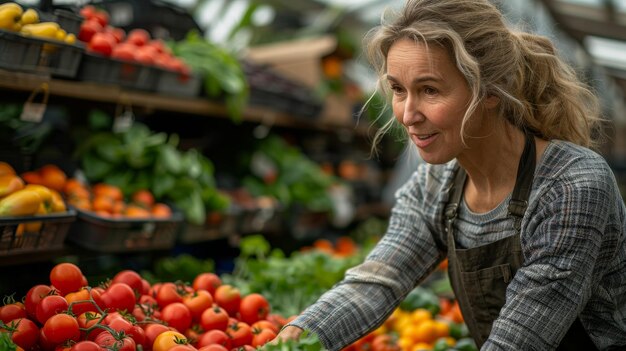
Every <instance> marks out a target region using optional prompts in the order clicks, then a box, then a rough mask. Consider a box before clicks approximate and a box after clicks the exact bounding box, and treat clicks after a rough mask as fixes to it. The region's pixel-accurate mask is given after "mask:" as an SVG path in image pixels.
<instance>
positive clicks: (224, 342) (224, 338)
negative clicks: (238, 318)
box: [196, 329, 231, 350]
mask: <svg viewBox="0 0 626 351" xmlns="http://www.w3.org/2000/svg"><path fill="white" fill-rule="evenodd" d="M213 344H218V345H221V346H224V347H225V348H227V349H229V350H230V348H231V343H230V337H229V336H228V334H226V332H224V331H221V330H217V329H215V330H209V331H208V332H205V333H202V334H200V337H198V341H197V342H196V346H197V347H198V348H201V347H204V346H209V345H213Z"/></svg>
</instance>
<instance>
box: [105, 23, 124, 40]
mask: <svg viewBox="0 0 626 351" xmlns="http://www.w3.org/2000/svg"><path fill="white" fill-rule="evenodd" d="M104 32H105V33H111V34H113V38H115V42H116V43H118V44H119V43H121V42H122V41H123V40H124V38H126V32H125V31H124V30H123V29H122V28H117V27H112V26H106V27H104Z"/></svg>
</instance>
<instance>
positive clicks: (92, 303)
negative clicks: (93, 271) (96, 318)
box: [65, 288, 104, 316]
mask: <svg viewBox="0 0 626 351" xmlns="http://www.w3.org/2000/svg"><path fill="white" fill-rule="evenodd" d="M65 299H66V300H67V302H68V303H69V304H70V305H71V310H72V313H73V314H74V315H76V316H79V315H81V314H83V313H85V312H97V311H98V307H96V305H98V306H100V307H101V308H102V307H104V303H103V302H102V297H100V292H99V291H98V290H94V289H92V290H91V291H90V290H89V289H87V288H81V289H80V290H78V291H76V292H71V293H69V294H67V295H65ZM79 301H83V302H79ZM72 303H73V304H72Z"/></svg>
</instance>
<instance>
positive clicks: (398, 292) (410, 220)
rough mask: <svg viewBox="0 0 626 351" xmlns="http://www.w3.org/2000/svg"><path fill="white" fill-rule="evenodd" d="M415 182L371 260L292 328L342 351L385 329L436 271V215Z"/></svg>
mask: <svg viewBox="0 0 626 351" xmlns="http://www.w3.org/2000/svg"><path fill="white" fill-rule="evenodd" d="M415 178H416V177H414V179H412V181H411V182H410V183H409V184H408V185H407V186H405V187H403V188H402V189H401V190H400V191H398V195H397V202H396V205H395V206H394V208H393V210H392V215H391V218H390V223H389V227H388V229H387V233H386V234H385V235H384V237H383V238H382V239H381V240H380V242H379V243H378V244H377V245H376V247H375V248H374V249H373V250H372V252H371V253H370V254H369V255H368V257H367V258H366V260H365V261H364V262H363V263H362V264H360V265H359V266H356V267H354V268H352V269H350V270H348V271H347V272H346V275H345V278H344V279H343V280H342V281H341V282H340V283H338V284H337V285H336V286H335V287H333V288H332V289H331V290H329V291H328V292H326V293H325V294H324V295H323V296H322V297H320V299H319V300H318V301H317V302H316V303H315V304H313V305H312V306H310V307H309V308H307V309H306V310H305V311H304V312H303V313H302V314H301V315H300V316H299V317H298V318H297V319H295V320H294V321H293V322H292V323H291V324H290V325H292V326H297V327H299V328H301V329H307V330H311V331H312V332H314V333H316V334H317V335H318V337H319V338H320V341H321V342H322V344H323V345H324V346H325V347H327V348H328V349H329V350H339V349H341V348H342V347H344V346H346V345H348V344H350V343H352V342H354V341H355V340H357V339H358V338H360V337H361V336H363V335H364V334H366V333H367V332H368V331H370V330H373V329H374V328H376V327H377V326H379V325H380V324H382V323H383V322H384V321H385V319H386V318H387V317H388V316H389V314H391V312H393V309H394V308H395V307H396V306H397V305H398V304H399V303H400V302H401V301H402V299H403V298H404V297H405V296H406V295H407V294H408V293H409V292H410V291H411V289H413V288H414V287H415V285H416V284H417V283H418V282H419V281H420V279H422V278H424V277H425V276H426V275H427V274H428V273H430V272H431V271H432V270H433V269H435V268H436V267H437V264H438V263H439V262H440V261H441V260H442V259H443V254H442V253H441V252H440V251H439V250H438V247H437V245H436V243H435V240H434V238H433V233H432V232H431V230H430V229H429V228H432V225H431V224H432V223H430V224H428V225H427V223H428V221H429V219H428V218H435V217H436V216H435V211H436V210H437V209H436V208H435V207H434V206H424V204H425V200H424V195H423V194H422V191H420V190H419V189H420V187H419V186H418V185H417V184H419V183H415V182H418V180H416V179H415ZM411 183H413V184H411ZM422 184H423V183H422ZM424 207H428V208H424ZM285 331H287V329H285ZM289 333H291V334H294V333H295V334H297V330H295V331H294V330H293V329H289ZM281 337H282V336H281Z"/></svg>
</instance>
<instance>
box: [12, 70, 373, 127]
mask: <svg viewBox="0 0 626 351" xmlns="http://www.w3.org/2000/svg"><path fill="white" fill-rule="evenodd" d="M44 83H47V84H48V90H49V93H50V95H51V96H62V97H68V98H74V99H80V100H86V101H97V102H104V103H111V104H120V105H128V106H132V107H141V108H144V109H146V110H148V111H154V110H161V111H169V112H180V113H188V114H195V115H201V116H210V117H217V118H229V116H228V113H227V110H226V107H225V106H224V104H222V103H221V102H218V101H209V100H207V99H202V98H185V97H173V96H167V95H161V94H156V93H147V92H140V91H132V90H127V89H122V88H121V87H119V86H117V85H105V84H97V83H91V82H82V81H72V80H62V79H54V78H50V77H49V76H44V75H35V74H29V73H19V72H9V71H5V70H0V89H7V90H14V91H23V92H32V91H34V90H35V89H38V88H39V87H41V86H42V84H44ZM344 119H345V118H344ZM243 120H244V121H249V122H255V123H261V124H266V125H268V126H272V125H275V126H282V127H290V128H305V129H314V130H320V131H329V132H330V131H351V132H352V133H355V134H359V135H368V134H369V133H370V131H369V128H368V127H367V126H362V125H360V124H364V123H363V122H361V123H359V124H357V123H356V122H355V123H354V124H353V125H349V124H348V123H347V122H343V123H342V122H334V123H333V122H332V121H327V120H324V121H318V120H315V119H305V118H304V117H298V116H293V115H290V114H287V113H284V112H280V111H276V110H272V109H271V108H267V107H260V106H249V107H248V108H246V109H245V110H244V112H243ZM337 120H338V121H340V120H342V119H339V118H338V119H337Z"/></svg>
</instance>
